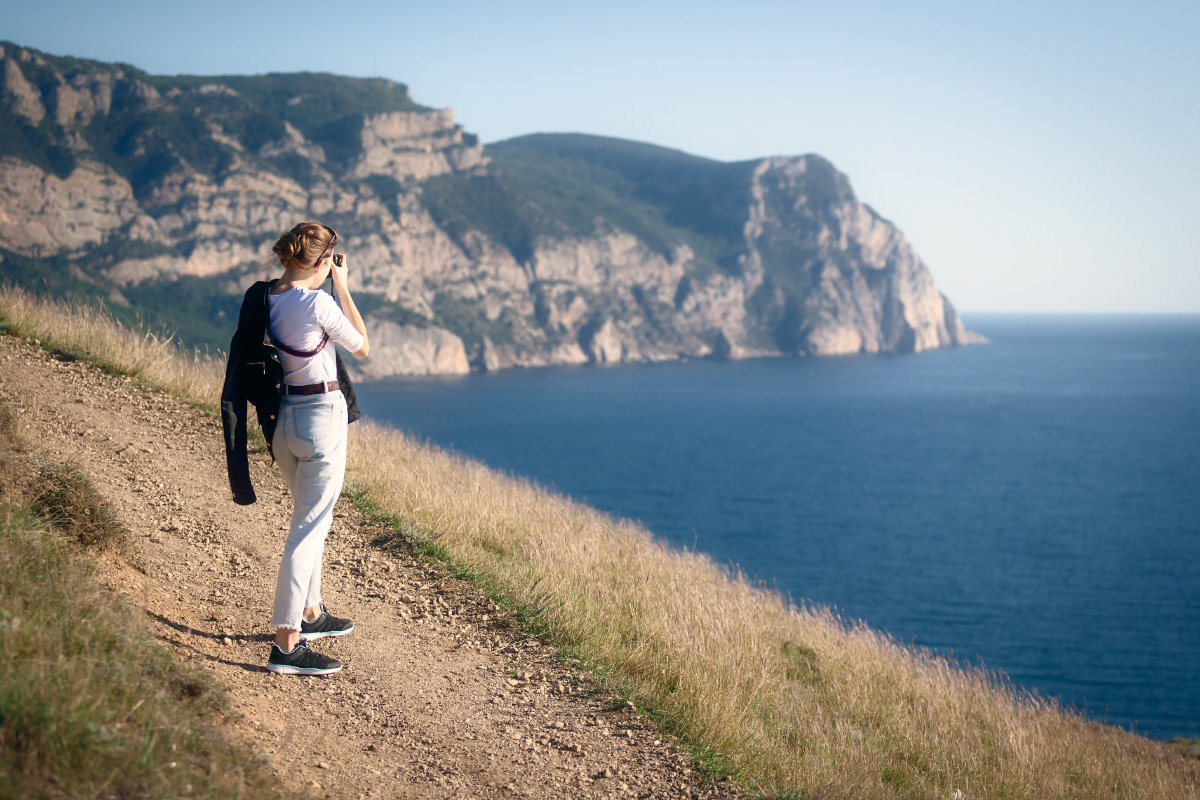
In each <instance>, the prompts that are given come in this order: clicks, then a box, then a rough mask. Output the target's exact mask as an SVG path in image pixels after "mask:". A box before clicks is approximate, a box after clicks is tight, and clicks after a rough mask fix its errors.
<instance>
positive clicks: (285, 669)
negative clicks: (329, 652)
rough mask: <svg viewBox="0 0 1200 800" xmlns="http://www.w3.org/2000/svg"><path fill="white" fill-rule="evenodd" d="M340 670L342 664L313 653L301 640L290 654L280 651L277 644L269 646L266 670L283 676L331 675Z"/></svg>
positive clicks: (334, 659)
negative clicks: (269, 651) (269, 652)
mask: <svg viewBox="0 0 1200 800" xmlns="http://www.w3.org/2000/svg"><path fill="white" fill-rule="evenodd" d="M341 668H342V662H340V661H338V660H337V659H336V658H330V657H329V656H323V655H321V654H320V653H314V652H313V651H312V650H309V649H308V642H306V641H304V640H303V639H301V640H300V644H298V645H296V649H295V650H293V651H292V652H290V653H285V652H283V651H282V650H280V649H279V645H277V644H273V645H271V655H270V656H269V657H268V658H267V669H268V670H270V671H271V672H278V673H281V674H283V675H332V674H333V673H335V672H337V671H338V670H339V669H341Z"/></svg>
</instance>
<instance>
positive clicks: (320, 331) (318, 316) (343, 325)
mask: <svg viewBox="0 0 1200 800" xmlns="http://www.w3.org/2000/svg"><path fill="white" fill-rule="evenodd" d="M267 305H268V306H269V308H270V311H271V318H270V324H271V333H272V334H273V335H274V336H275V338H276V339H277V340H279V341H281V342H283V343H284V344H286V345H287V346H288V347H290V348H292V349H293V350H314V349H316V348H317V347H318V346H320V344H321V338H322V337H323V336H324V335H325V334H329V339H330V341H329V343H328V344H326V345H325V347H324V348H323V349H322V350H321V352H319V353H317V354H316V355H315V356H313V357H312V358H301V357H300V356H294V355H291V354H290V353H285V352H284V351H283V350H280V351H279V358H280V360H281V361H282V362H283V382H284V383H287V384H289V385H291V386H307V385H308V384H311V383H322V382H324V381H336V380H337V361H336V358H335V355H334V348H333V343H334V342H337V343H338V344H340V345H341V346H342V347H344V348H346V349H347V350H349V351H350V352H351V353H353V352H355V351H356V350H361V349H362V346H363V335H362V334H361V333H359V332H358V331H356V330H354V326H353V325H351V324H350V320H349V319H347V318H346V315H345V314H343V313H342V309H341V308H339V307H338V304H337V303H335V302H334V300H333V298H332V297H331V296H330V295H329V293H328V292H323V291H321V290H320V289H303V288H301V287H299V286H293V287H292V288H290V289H288V290H287V291H285V292H282V293H281V294H272V295H268V299H267Z"/></svg>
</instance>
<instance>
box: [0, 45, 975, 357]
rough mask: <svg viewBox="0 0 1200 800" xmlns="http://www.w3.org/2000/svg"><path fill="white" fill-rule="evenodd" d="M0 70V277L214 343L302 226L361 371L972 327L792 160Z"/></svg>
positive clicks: (885, 231)
mask: <svg viewBox="0 0 1200 800" xmlns="http://www.w3.org/2000/svg"><path fill="white" fill-rule="evenodd" d="M0 67H2V68H3V85H2V86H0V166H2V167H3V168H2V169H0V256H3V258H4V259H5V262H4V263H3V264H0V267H3V269H4V272H5V274H6V280H9V281H10V282H14V283H17V284H19V285H24V286H26V287H27V288H32V289H40V290H41V291H43V292H56V291H57V292H62V291H74V292H77V293H79V294H82V295H84V296H87V297H92V298H96V299H103V300H104V301H105V302H107V303H108V304H109V306H110V307H111V308H113V309H114V310H115V311H116V313H118V315H119V316H120V315H125V317H126V318H129V317H131V316H138V315H143V316H144V317H146V318H148V319H150V320H151V321H154V322H161V323H163V324H164V325H167V326H169V327H171V328H172V329H173V330H175V331H177V332H178V335H179V336H180V338H181V339H182V340H183V341H184V342H185V343H188V344H205V345H208V346H213V347H221V346H224V344H225V343H226V342H227V338H225V337H227V336H228V333H229V332H230V331H228V329H229V328H230V327H231V326H232V319H231V317H232V315H233V314H236V308H237V303H238V299H239V296H240V293H241V291H242V290H243V289H244V288H245V286H246V285H247V284H248V283H249V282H250V281H251V280H253V279H255V278H261V277H263V276H264V275H265V274H269V273H270V272H272V271H273V268H272V267H270V266H269V265H268V264H267V261H268V259H267V254H268V253H269V250H270V244H271V242H273V241H274V239H275V237H277V236H278V235H279V233H280V232H281V231H283V230H286V229H288V228H290V227H291V226H292V225H293V224H294V223H295V222H296V221H297V220H299V219H304V218H319V219H321V220H322V221H325V222H327V223H328V224H330V225H332V226H333V227H334V228H336V229H337V230H339V231H341V232H342V234H343V237H344V238H345V240H346V249H347V252H348V253H349V257H350V261H351V264H352V265H353V266H352V268H353V271H354V273H355V288H356V297H359V296H361V297H362V298H363V306H364V308H365V309H367V311H366V315H367V321H368V328H369V331H370V333H371V335H372V340H373V347H372V357H371V358H370V359H369V360H364V361H362V362H359V363H357V364H356V365H355V368H356V369H357V371H358V374H359V375H360V376H361V377H365V378H380V377H386V376H389V375H396V374H443V373H462V372H466V371H469V370H471V369H499V368H505V367H513V366H542V365H549V364H582V363H618V362H631V361H632V362H638V361H664V360H673V359H679V358H703V357H713V358H739V357H746V356H757V355H781V354H793V355H834V354H850V353H870V352H917V351H920V350H925V349H929V348H931V347H943V346H952V345H959V344H966V343H970V342H972V341H975V340H976V338H975V337H973V336H972V335H971V334H969V333H968V332H967V331H966V330H965V329H964V328H963V326H962V323H961V321H960V320H959V319H958V316H957V313H956V312H955V311H954V309H953V306H952V304H951V303H950V302H949V300H948V299H946V298H945V297H944V296H943V295H942V294H941V293H940V292H939V291H938V290H937V288H936V285H935V284H934V282H933V279H932V276H931V275H930V274H929V271H928V269H927V267H926V266H925V265H924V264H923V263H922V262H921V261H920V259H919V257H918V256H917V255H916V253H915V251H913V250H912V248H911V246H910V245H909V244H908V242H907V241H905V240H904V238H903V236H902V235H901V234H900V232H899V231H898V230H897V229H896V228H895V226H894V225H892V224H891V223H890V222H888V221H887V220H886V219H884V218H883V217H881V216H879V215H878V214H877V213H876V212H874V211H873V210H872V209H871V208H870V207H868V206H866V205H865V204H863V203H861V202H859V201H858V199H857V198H856V197H855V195H854V192H853V189H852V188H851V186H850V183H849V180H848V179H847V178H846V176H845V175H843V174H842V173H840V172H838V171H837V170H836V169H835V168H834V167H833V165H832V164H830V163H829V162H828V161H827V160H826V159H824V158H822V157H821V156H819V155H816V154H808V155H804V156H773V157H770V158H766V159H751V160H745V161H738V162H721V161H717V160H714V159H709V158H705V157H703V156H696V155H693V154H690V153H686V152H684V151H681V150H677V149H673V148H669V147H664V146H661V145H654V144H649V143H643V142H634V141H630V140H623V139H616V138H612V137H601V136H595V135H591V134H546V133H541V134H528V135H525V136H521V137H514V138H512V139H508V140H504V141H501V142H495V143H492V144H490V145H487V146H486V147H485V146H484V145H482V144H481V143H480V141H479V139H478V137H477V136H475V135H474V134H471V133H469V132H467V131H465V130H464V129H463V128H462V126H461V125H459V124H457V123H456V122H455V120H454V112H453V110H452V109H440V110H438V109H430V108H427V107H425V106H421V105H419V104H417V103H415V102H414V101H413V100H412V98H411V96H410V94H409V90H408V87H407V86H406V85H405V84H402V83H396V82H392V81H388V80H386V79H378V78H348V77H342V76H336V75H330V74H326V73H270V74H268V75H260V76H153V75H149V74H147V73H145V72H143V71H141V70H138V69H136V68H134V67H129V66H127V65H117V64H107V65H106V64H104V63H102V62H95V61H87V60H83V59H73V58H70V57H62V56H49V55H46V54H43V53H40V52H38V51H36V50H32V49H30V48H23V47H20V46H19V45H13V44H11V43H8V42H5V43H0ZM375 342H379V343H380V344H381V345H382V346H380V347H377V346H374V343H375Z"/></svg>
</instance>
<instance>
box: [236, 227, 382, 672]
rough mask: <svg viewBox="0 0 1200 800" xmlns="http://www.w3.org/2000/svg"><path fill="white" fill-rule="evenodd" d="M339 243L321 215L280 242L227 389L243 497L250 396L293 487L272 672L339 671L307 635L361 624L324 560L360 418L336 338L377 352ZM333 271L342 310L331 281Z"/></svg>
mask: <svg viewBox="0 0 1200 800" xmlns="http://www.w3.org/2000/svg"><path fill="white" fill-rule="evenodd" d="M337 243H338V237H337V233H336V232H335V231H334V230H333V229H332V228H330V227H328V226H326V225H322V224H321V223H318V222H302V223H300V224H299V225H297V226H296V227H294V228H292V229H291V230H290V231H288V232H287V233H285V234H284V235H283V236H281V237H280V238H279V241H277V242H276V243H275V247H274V248H273V251H274V253H275V255H276V256H277V257H278V258H279V263H280V264H281V265H282V266H283V276H282V277H281V278H279V279H278V280H274V281H270V282H267V283H264V282H260V283H257V284H255V285H254V286H253V287H251V289H250V290H249V291H248V292H247V293H246V298H245V300H244V301H243V304H242V313H241V316H240V318H239V322H238V333H237V334H235V336H234V340H233V344H232V345H231V346H230V355H229V366H228V368H227V370H226V378H225V388H224V391H223V392H222V397H221V407H222V408H221V410H222V418H223V421H224V423H225V435H226V436H225V438H226V453H227V456H228V458H229V475H230V484H231V486H232V487H233V491H234V499H235V500H236V501H237V502H239V503H253V502H254V500H255V496H254V490H253V488H252V487H251V486H250V482H249V469H248V465H247V464H246V457H245V402H246V400H247V399H248V400H250V401H251V402H253V403H254V405H255V406H256V409H257V412H258V418H259V421H260V424H261V425H262V428H263V433H264V435H266V437H267V441H268V443H269V445H270V450H271V452H272V455H273V456H274V458H275V460H276V461H278V462H279V466H280V469H281V470H282V471H283V475H284V478H285V479H286V481H287V485H288V488H289V489H290V490H291V493H292V499H293V509H292V521H291V527H290V530H289V532H288V537H287V543H286V544H285V546H284V551H283V559H282V562H281V563H280V565H279V577H278V580H277V582H276V585H275V608H274V615H273V619H272V622H271V624H272V627H274V628H275V644H274V645H273V646H272V647H271V652H270V655H269V656H268V657H267V669H268V670H270V671H271V672H279V673H284V674H292V675H328V674H330V673H333V672H337V671H338V670H340V669H341V668H342V665H341V663H340V662H338V661H337V660H335V659H332V658H329V657H327V656H323V655H320V654H318V653H315V652H313V651H312V650H310V649H309V648H308V644H307V640H311V639H319V638H322V637H325V636H344V635H345V634H347V633H350V632H351V631H352V630H354V623H353V622H351V621H350V620H348V619H342V618H339V617H334V616H332V615H330V614H329V613H327V612H326V610H325V606H324V604H323V603H322V602H321V557H322V555H323V553H324V549H325V537H326V535H327V534H328V533H329V526H330V523H331V522H332V519H333V507H334V504H335V503H336V502H337V499H338V496H339V495H340V494H341V491H342V480H343V478H344V476H345V471H346V427H347V424H348V422H349V421H350V420H351V419H357V413H354V414H351V413H350V411H348V408H347V400H346V396H345V395H344V394H343V390H344V391H345V392H346V393H347V394H349V395H350V397H351V404H352V405H353V393H352V390H351V389H350V387H349V385H348V381H347V379H346V376H345V373H344V370H342V369H340V368H341V362H340V359H339V358H338V356H337V354H336V350H335V348H334V346H333V344H335V343H336V344H340V345H341V346H342V347H345V348H346V349H347V350H349V351H350V352H352V353H354V354H355V355H356V356H365V355H367V352H368V343H367V329H366V326H365V325H364V324H363V319H362V315H361V314H359V313H358V309H357V308H356V307H355V305H354V300H353V298H352V297H351V296H350V290H349V289H348V288H347V286H346V274H347V264H346V258H345V256H344V255H343V254H341V253H336V254H335V253H334V247H335V246H336V245H337ZM330 275H332V276H333V286H334V289H335V290H336V292H337V296H338V300H339V301H340V303H341V308H339V307H338V305H337V303H334V301H333V298H332V297H330V295H329V294H327V293H325V292H323V291H321V289H320V287H321V285H322V284H323V283H324V282H325V279H326V278H327V277H329V276H330ZM264 311H265V313H263V312H264ZM267 341H269V342H270V343H271V345H273V346H274V347H273V348H272V347H270V346H268V345H266V342H267ZM280 373H281V374H282V379H281V380H279V375H280ZM339 374H340V380H339ZM353 411H355V412H356V411H357V409H353ZM276 412H277V413H276ZM276 417H278V418H276ZM301 637H303V638H301Z"/></svg>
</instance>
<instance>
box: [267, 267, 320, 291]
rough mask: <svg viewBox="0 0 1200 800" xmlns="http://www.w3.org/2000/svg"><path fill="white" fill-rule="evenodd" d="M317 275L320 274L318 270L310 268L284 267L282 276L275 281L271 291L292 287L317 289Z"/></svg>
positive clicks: (285, 289)
mask: <svg viewBox="0 0 1200 800" xmlns="http://www.w3.org/2000/svg"><path fill="white" fill-rule="evenodd" d="M318 275H320V272H318V271H315V270H313V269H311V268H310V269H305V270H294V269H285V270H284V271H283V277H281V278H280V279H279V280H278V282H276V284H275V287H274V289H273V291H275V292H286V291H287V290H288V289H292V288H297V289H317V288H319V287H320V284H317V276H318ZM314 284H315V285H314Z"/></svg>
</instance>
